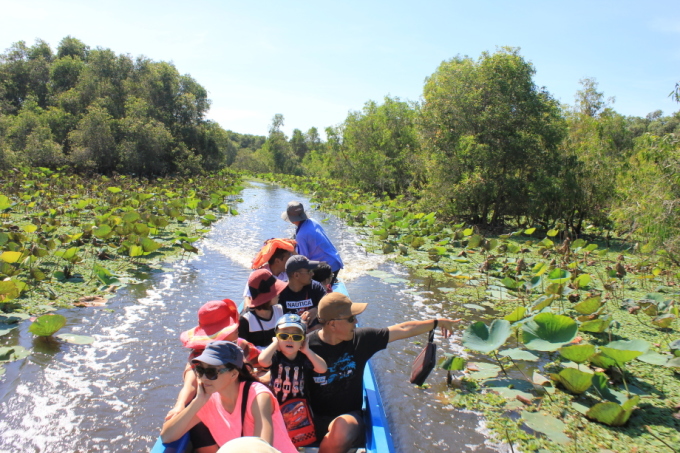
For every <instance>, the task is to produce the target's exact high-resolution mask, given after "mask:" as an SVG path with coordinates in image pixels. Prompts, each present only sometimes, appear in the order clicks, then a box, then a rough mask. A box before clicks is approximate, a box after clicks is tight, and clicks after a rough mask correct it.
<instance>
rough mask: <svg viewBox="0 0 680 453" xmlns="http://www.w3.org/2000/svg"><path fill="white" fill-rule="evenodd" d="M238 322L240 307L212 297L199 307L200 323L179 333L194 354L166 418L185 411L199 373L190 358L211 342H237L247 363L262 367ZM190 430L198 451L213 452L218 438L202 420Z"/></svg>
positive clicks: (193, 394) (200, 352) (195, 386)
mask: <svg viewBox="0 0 680 453" xmlns="http://www.w3.org/2000/svg"><path fill="white" fill-rule="evenodd" d="M238 323H239V315H238V309H237V308H236V304H235V303H234V301H233V300H231V299H223V300H211V301H208V302H206V303H205V304H203V306H201V308H200V309H199V310H198V326H196V327H194V328H192V329H189V330H187V331H185V332H182V333H181V334H180V337H179V338H180V341H181V342H182V345H184V347H185V348H189V349H191V353H190V354H189V360H188V361H187V364H186V366H185V368H184V374H183V375H182V380H183V385H182V389H181V390H180V392H179V395H177V401H176V402H175V405H174V406H173V408H172V409H170V411H169V412H168V414H167V415H166V416H165V419H166V420H169V419H171V418H172V417H174V416H175V415H177V414H179V413H180V412H182V409H184V407H185V406H186V405H187V404H189V402H190V401H191V400H192V399H193V398H194V397H195V396H196V391H197V386H198V380H197V379H196V374H195V373H193V372H192V367H191V361H192V360H193V359H195V358H196V357H198V356H199V355H201V354H202V353H203V350H204V349H205V347H206V346H207V344H208V343H210V342H211V341H216V340H224V341H231V342H233V343H236V345H237V346H238V347H240V348H241V350H242V351H243V353H244V358H245V360H246V363H248V364H249V365H250V366H252V367H259V366H260V365H259V363H258V361H257V359H258V356H259V354H260V351H259V350H258V349H257V348H256V347H255V346H254V345H253V344H251V343H249V342H248V341H246V340H244V339H243V338H238V332H237V329H238ZM189 433H190V435H191V443H192V445H193V446H194V449H195V451H196V452H197V453H203V452H204V451H211V449H212V447H211V446H212V445H214V444H215V440H214V438H213V437H212V434H210V431H208V428H207V427H206V426H205V425H204V424H203V423H199V424H197V425H196V426H194V427H193V428H191V430H190V432H189ZM205 447H208V448H207V450H204V448H205Z"/></svg>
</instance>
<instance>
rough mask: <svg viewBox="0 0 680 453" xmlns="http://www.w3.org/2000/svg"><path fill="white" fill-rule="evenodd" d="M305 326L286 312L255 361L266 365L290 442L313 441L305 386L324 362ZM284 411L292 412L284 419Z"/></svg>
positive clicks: (285, 412) (322, 368) (299, 444)
mask: <svg viewBox="0 0 680 453" xmlns="http://www.w3.org/2000/svg"><path fill="white" fill-rule="evenodd" d="M306 333H307V328H306V326H305V324H304V322H303V321H302V318H300V317H299V316H298V315H296V314H292V313H288V314H285V315H283V317H282V318H280V319H279V321H278V322H277V323H276V337H274V338H273V339H272V344H270V345H269V346H267V348H266V349H265V350H264V351H262V352H261V353H260V357H259V359H258V360H259V362H260V363H261V364H262V366H265V367H266V366H269V367H270V368H269V373H270V379H269V388H270V389H271V391H272V393H273V394H274V396H276V399H277V401H278V402H279V406H280V407H281V412H282V413H283V417H284V421H285V422H286V428H287V429H288V434H289V435H290V438H291V440H292V441H293V444H294V445H295V446H296V447H301V446H304V445H308V444H309V443H312V442H314V440H316V438H315V437H314V422H313V420H312V419H311V416H309V414H310V411H309V400H308V399H307V387H308V385H309V383H308V380H309V378H310V373H311V372H312V371H315V372H317V373H325V372H326V370H327V367H326V362H325V361H324V360H323V359H322V358H321V357H319V356H318V355H316V354H315V353H314V352H313V351H312V350H311V349H309V345H308V343H307V340H306V338H305V334H306ZM287 414H291V415H292V414H295V419H294V420H290V421H289V420H287V418H286V415H287Z"/></svg>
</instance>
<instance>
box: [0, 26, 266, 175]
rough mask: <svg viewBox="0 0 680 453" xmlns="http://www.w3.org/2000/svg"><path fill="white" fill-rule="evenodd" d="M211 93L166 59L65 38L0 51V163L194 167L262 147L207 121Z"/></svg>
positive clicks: (131, 169)
mask: <svg viewBox="0 0 680 453" xmlns="http://www.w3.org/2000/svg"><path fill="white" fill-rule="evenodd" d="M209 107H210V101H209V99H208V97H207V91H206V90H205V88H203V87H202V86H201V85H200V84H199V83H198V82H196V81H195V80H194V79H193V78H191V77H190V76H189V75H180V74H179V72H178V71H177V69H176V68H175V67H174V66H173V65H172V64H171V63H167V62H155V61H152V60H150V59H148V58H146V57H138V58H136V59H133V58H132V57H131V56H129V55H116V54H115V53H114V52H112V51H111V50H109V49H102V48H96V49H90V48H89V46H87V45H85V44H84V43H82V42H81V41H79V40H78V39H75V38H72V37H70V36H69V37H66V38H64V39H63V40H62V41H61V43H60V44H59V46H58V48H57V51H56V54H55V53H54V52H53V51H52V49H51V48H50V47H49V45H48V44H47V43H45V42H44V41H41V40H38V41H36V43H35V44H34V45H33V46H27V45H26V44H25V43H24V42H23V41H20V42H18V43H15V44H14V45H12V47H10V48H9V49H8V50H7V51H6V52H5V53H4V54H3V55H0V166H3V167H10V166H19V165H24V164H27V165H32V166H43V167H50V168H56V167H59V166H62V165H70V166H72V167H73V168H75V169H76V170H80V171H87V172H98V173H105V174H110V173H112V172H119V173H135V174H139V175H162V174H169V173H185V174H192V173H197V172H200V171H202V170H203V169H216V168H222V167H224V166H228V165H231V164H232V163H233V162H234V160H235V158H236V155H237V152H238V149H239V148H248V147H249V146H253V145H254V146H255V147H259V145H260V143H261V142H260V143H258V142H257V140H253V137H242V136H239V135H238V134H234V133H232V132H229V131H226V130H224V129H222V128H221V127H220V126H219V125H218V124H216V123H214V122H212V121H208V120H206V119H205V114H206V112H207V110H208V108H209Z"/></svg>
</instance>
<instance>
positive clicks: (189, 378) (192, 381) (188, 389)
mask: <svg viewBox="0 0 680 453" xmlns="http://www.w3.org/2000/svg"><path fill="white" fill-rule="evenodd" d="M194 395H196V375H195V374H194V372H193V371H192V370H191V365H190V364H188V363H187V365H186V367H184V385H182V390H180V391H179V395H177V401H176V402H175V406H174V407H173V408H172V409H170V412H168V414H167V415H166V416H165V419H166V420H170V419H171V418H172V417H174V416H175V415H177V414H179V413H180V412H182V409H184V407H185V406H186V405H187V403H189V401H191V400H192V398H193V397H194Z"/></svg>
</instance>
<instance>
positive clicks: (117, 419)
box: [0, 182, 499, 453]
mask: <svg viewBox="0 0 680 453" xmlns="http://www.w3.org/2000/svg"><path fill="white" fill-rule="evenodd" d="M242 196H243V201H242V202H240V203H238V204H237V206H236V208H237V210H238V211H239V215H238V216H234V217H226V218H224V219H221V220H220V221H218V222H216V223H215V224H214V226H213V229H212V231H211V232H210V233H209V234H208V236H207V237H206V238H205V239H204V240H202V241H201V242H200V243H199V247H200V250H201V254H200V255H199V256H196V257H193V258H190V259H187V260H183V261H180V262H176V263H174V264H172V265H168V266H167V269H166V270H165V271H160V272H155V273H151V274H148V275H143V276H140V280H141V282H140V283H137V284H132V285H129V286H126V287H125V288H124V289H122V290H120V291H119V293H118V294H117V295H116V296H115V297H113V298H112V299H110V300H109V302H108V304H107V305H106V306H105V307H92V308H77V309H72V310H60V311H59V313H60V314H63V315H64V316H66V317H67V319H68V324H67V325H66V327H65V328H64V329H63V330H62V331H61V333H74V334H78V335H89V336H91V337H94V338H95V342H94V343H93V344H92V345H72V344H66V343H60V342H52V343H48V342H45V341H44V340H43V339H40V338H34V337H33V335H32V334H30V333H29V332H28V322H25V323H23V324H22V325H21V327H20V328H18V329H14V330H12V331H11V332H10V333H8V334H6V335H4V336H1V337H0V346H11V345H21V346H24V347H25V348H28V349H30V350H31V353H30V355H29V356H28V357H27V358H26V359H22V360H19V361H16V362H12V363H9V364H6V365H5V373H4V375H2V376H0V453H2V452H45V453H47V452H50V453H52V452H79V453H85V452H144V451H148V450H149V449H150V448H151V446H152V445H153V443H154V442H155V440H156V438H157V437H158V434H159V432H160V426H161V424H162V422H163V418H164V416H165V414H166V413H167V411H168V410H169V409H170V408H171V407H172V405H173V404H174V401H175V398H176V397H177V394H178V392H179V390H180V387H181V374H182V369H183V367H184V364H185V363H186V359H187V356H188V353H187V350H185V349H184V348H183V347H182V345H181V343H180V342H179V335H180V333H181V332H182V331H184V330H187V329H190V328H192V327H194V326H195V325H196V324H197V315H196V313H197V310H198V309H199V307H200V306H201V305H202V304H203V303H205V302H206V301H208V300H214V299H223V298H227V297H228V298H231V299H233V300H235V301H236V302H237V303H238V302H239V301H240V300H241V295H242V294H243V288H244V285H245V282H246V281H247V278H248V275H249V273H250V269H249V266H250V261H251V259H252V258H253V256H254V255H255V254H256V253H257V251H258V250H259V248H260V246H261V245H262V243H263V241H264V240H266V239H268V238H272V237H290V236H292V234H293V233H294V227H293V226H292V225H291V224H290V223H287V222H284V221H283V220H282V219H281V218H280V214H281V212H282V211H283V210H284V209H285V206H286V204H287V203H288V202H289V201H290V200H294V199H295V200H300V201H302V202H303V203H304V204H305V206H306V207H308V206H310V203H309V200H308V198H306V197H304V196H301V195H299V194H295V193H293V192H290V191H289V190H286V189H283V188H280V187H278V186H275V185H270V184H264V183H257V182H255V183H251V184H249V185H248V186H247V188H246V189H244V191H243V193H242ZM308 213H309V214H310V216H311V217H313V218H315V219H316V220H319V221H321V222H323V225H324V228H325V229H326V232H327V233H328V235H329V236H330V237H331V240H332V241H333V243H334V244H335V245H336V246H337V247H338V249H339V250H340V253H341V255H342V257H343V260H344V261H345V269H344V270H343V271H342V272H341V274H340V276H341V278H342V279H343V280H344V281H345V282H346V285H347V289H348V291H349V294H350V296H351V298H352V300H354V301H356V302H368V303H369V306H368V309H367V310H366V312H365V313H364V314H363V315H362V316H361V323H362V325H365V326H372V327H384V326H389V325H392V324H397V323H400V322H403V321H405V320H410V319H427V318H431V317H433V316H435V315H436V316H445V317H451V318H453V317H455V316H456V313H455V312H454V310H453V307H449V305H448V304H447V303H446V302H445V301H444V299H442V300H438V299H437V296H436V295H435V294H432V293H429V292H427V291H424V288H421V287H420V286H419V284H418V283H419V282H418V281H417V280H416V279H415V277H412V276H411V275H410V274H409V272H408V270H407V269H405V268H403V267H401V266H399V265H395V264H394V263H390V262H387V261H385V259H384V257H383V256H382V255H375V254H371V253H367V252H366V251H365V250H364V249H363V248H362V247H361V246H360V245H359V243H360V241H361V238H359V237H357V236H356V235H355V234H354V233H353V232H352V231H351V230H350V229H348V228H347V227H346V226H345V225H344V224H343V223H342V222H341V221H340V220H339V219H337V218H335V217H333V216H329V215H327V214H325V213H323V212H319V211H313V210H311V209H308ZM388 274H389V278H385V277H386V276H388ZM409 282H411V283H412V284H411V285H409ZM413 283H415V285H413ZM460 334H461V332H456V334H455V335H454V336H453V337H452V338H450V339H447V340H445V339H443V338H442V337H441V336H439V334H438V335H437V338H436V341H437V342H438V343H439V345H440V351H443V352H455V351H459V350H460V346H459V340H460ZM422 337H423V338H413V339H410V340H403V341H399V342H395V343H392V344H390V345H389V346H388V348H387V350H385V351H381V352H379V353H378V354H377V355H376V356H375V357H374V358H373V359H372V360H373V364H374V370H375V371H376V374H377V380H378V384H379V388H380V391H381V393H382V396H383V401H384V402H385V406H386V411H387V414H388V418H389V422H390V426H391V429H392V433H393V436H394V443H395V446H396V448H397V451H399V452H430V451H431V452H435V451H451V452H466V451H475V452H487V451H488V452H491V451H498V450H499V447H497V446H495V445H494V444H492V443H491V442H489V441H488V440H487V438H486V437H485V435H484V428H483V423H482V422H481V420H480V418H479V417H478V416H477V415H476V414H473V413H470V412H464V411H460V410H456V409H454V408H453V407H451V406H450V405H449V404H447V403H446V401H445V399H444V398H443V396H442V395H443V392H444V390H445V389H446V384H445V378H446V374H445V373H444V372H443V371H441V370H435V371H434V372H433V374H432V375H431V376H430V378H429V379H428V382H429V383H430V384H431V387H430V388H428V389H420V388H417V387H415V386H413V385H412V384H409V382H408V378H409V374H410V364H411V362H412V361H413V359H414V358H415V356H416V355H417V353H418V351H419V349H420V348H421V347H422V346H419V345H418V344H416V342H417V341H421V342H424V341H426V337H425V335H423V336H422Z"/></svg>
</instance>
